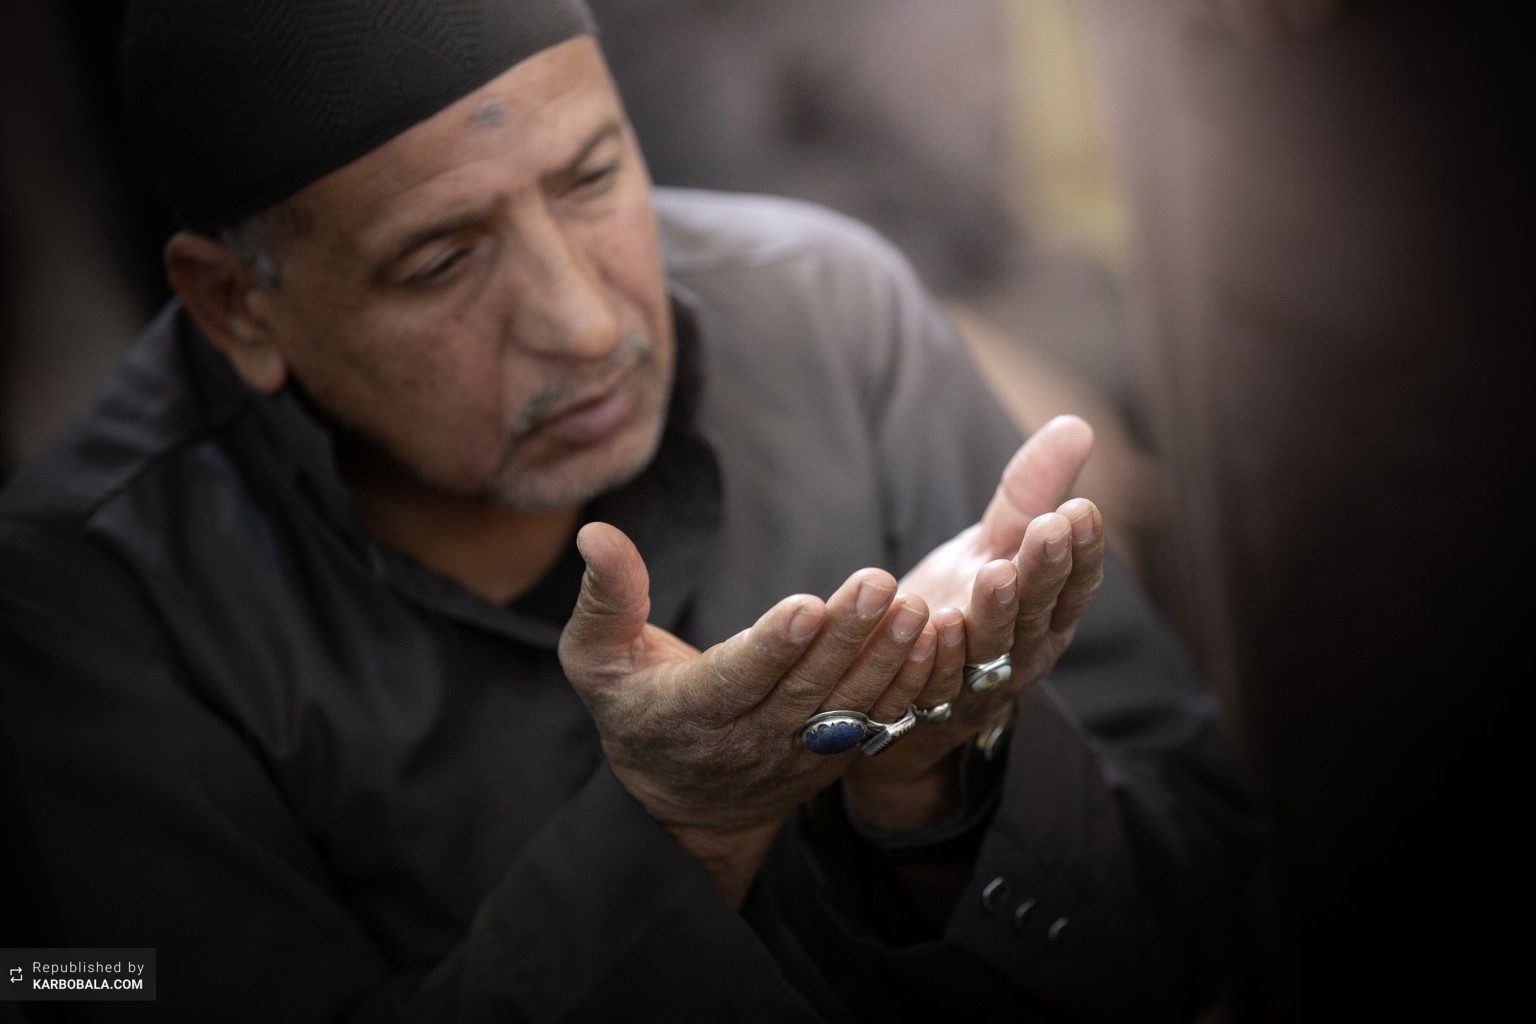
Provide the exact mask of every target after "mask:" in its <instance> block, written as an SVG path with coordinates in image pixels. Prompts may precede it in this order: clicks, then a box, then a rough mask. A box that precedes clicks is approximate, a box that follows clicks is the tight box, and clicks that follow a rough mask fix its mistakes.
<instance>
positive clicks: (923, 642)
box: [907, 629, 939, 661]
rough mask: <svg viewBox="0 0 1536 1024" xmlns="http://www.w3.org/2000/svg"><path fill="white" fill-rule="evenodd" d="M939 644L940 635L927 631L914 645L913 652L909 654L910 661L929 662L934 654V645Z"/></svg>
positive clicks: (923, 632) (920, 635) (924, 631)
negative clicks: (929, 658) (930, 656)
mask: <svg viewBox="0 0 1536 1024" xmlns="http://www.w3.org/2000/svg"><path fill="white" fill-rule="evenodd" d="M938 642H939V634H938V633H937V632H936V631H934V630H931V629H925V630H923V631H922V633H921V634H919V636H918V638H917V642H916V643H914V644H913V645H912V650H910V651H908V652H907V660H908V661H927V660H928V656H929V655H930V654H932V653H933V648H934V645H936V644H937V643H938Z"/></svg>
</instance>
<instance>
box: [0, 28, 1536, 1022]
mask: <svg viewBox="0 0 1536 1024" xmlns="http://www.w3.org/2000/svg"><path fill="white" fill-rule="evenodd" d="M591 3H592V7H593V10H594V13H595V14H596V16H597V18H598V20H599V23H600V24H601V25H602V26H603V43H604V47H605V49H606V51H607V52H608V54H609V57H610V61H611V64H612V67H613V71H614V76H615V79H616V81H617V82H618V83H619V86H620V90H621V92H622V93H623V95H624V96H625V98H626V102H627V104H628V106H629V109H630V113H631V115H632V117H633V120H634V122H635V125H636V129H637V131H638V133H639V136H640V139H641V144H642V146H643V148H644V150H645V152H646V155H647V159H648V161H649V162H650V164H651V167H652V172H653V175H654V177H655V178H656V180H657V181H658V182H660V183H663V184H676V185H688V186H701V187H713V188H729V189H745V190H754V191H766V192H774V193H779V194H785V195H792V196H798V197H802V198H807V199H811V200H815V201H819V202H822V203H825V204H827V205H830V206H832V207H834V208H837V209H841V210H843V211H844V212H847V213H850V214H852V215H854V216H856V217H860V218H862V219H864V220H866V221H868V222H870V223H871V224H873V225H874V226H876V227H877V228H879V229H880V230H882V231H883V232H885V233H886V234H887V235H888V236H889V237H890V238H891V239H892V240H893V241H895V242H896V243H897V244H898V245H899V246H900V247H901V248H903V249H904V250H905V251H906V253H907V254H908V256H909V257H910V258H911V259H912V260H913V262H914V264H915V265H916V266H917V268H918V270H919V272H920V273H921V274H922V275H923V276H924V278H925V279H926V280H927V281H928V283H929V284H930V285H931V286H932V287H933V288H934V290H935V291H936V293H937V294H938V295H939V296H940V297H941V298H942V299H943V301H945V302H946V303H947V304H948V305H949V307H950V309H951V310H952V312H953V313H954V315H955V319H956V322H957V323H958V324H959V325H960V326H961V328H962V331H963V333H964V335H965V337H966V339H967V341H968V342H969V343H970V344H971V345H972V347H973V349H974V350H975V352H976V353H977V356H978V358H979V360H980V362H981V363H982V365H983V367H984V368H985V369H986V370H987V371H988V373H989V374H990V375H991V377H992V379H993V381H994V382H995V384H996V385H997V388H998V392H999V394H1000V396H1001V397H1002V398H1003V400H1004V402H1005V404H1007V406H1008V408H1009V409H1010V410H1011V411H1012V412H1013V413H1014V414H1015V415H1016V417H1017V418H1018V419H1019V421H1020V423H1021V424H1023V425H1024V426H1025V427H1026V428H1029V427H1031V426H1033V425H1036V424H1038V423H1040V422H1043V421H1044V420H1045V419H1046V418H1048V417H1049V416H1051V415H1054V414H1055V413H1058V412H1064V411H1072V412H1078V413H1081V414H1083V415H1084V416H1086V417H1087V418H1088V419H1089V420H1090V421H1091V422H1092V423H1093V424H1094V425H1095V427H1096V429H1097V432H1098V436H1099V441H1100V445H1099V448H1098V450H1097V452H1096V454H1095V456H1094V459H1093V461H1092V462H1091V463H1090V466H1089V469H1088V472H1087V474H1086V475H1085V478H1084V480H1083V482H1082V484H1083V488H1082V489H1083V492H1084V493H1086V494H1087V495H1088V496H1090V497H1092V498H1094V499H1095V500H1097V501H1098V502H1099V503H1100V505H1101V506H1102V507H1103V508H1104V511H1105V514H1106V520H1107V522H1108V524H1109V526H1110V530H1111V538H1112V541H1113V543H1114V544H1115V546H1116V547H1117V549H1118V550H1119V551H1120V553H1121V554H1122V555H1123V556H1124V557H1125V559H1126V560H1127V562H1128V563H1129V564H1130V565H1131V567H1132V569H1133V571H1135V572H1136V573H1137V574H1138V575H1139V576H1140V577H1141V579H1142V580H1143V582H1144V583H1146V585H1147V587H1148V589H1149V592H1150V593H1151V594H1152V596H1153V598H1154V600H1155V601H1156V603H1157V605H1158V607H1159V608H1160V609H1161V611H1162V612H1163V613H1164V614H1166V615H1167V616H1168V617H1169V619H1170V620H1171V621H1172V622H1173V624H1174V625H1175V627H1176V628H1177V629H1178V631H1179V632H1180V634H1181V635H1182V636H1183V637H1184V638H1185V640H1186V641H1187V642H1188V643H1189V645H1190V648H1191V650H1192V651H1193V652H1194V654H1195V656H1196V658H1197V659H1198V660H1199V662H1200V663H1201V664H1202V666H1203V667H1204V668H1205V670H1206V672H1207V673H1208V675H1209V676H1210V678H1211V680H1212V682H1213V684H1214V685H1215V687H1216V689H1217V691H1218V693H1219V694H1220V696H1221V698H1222V702H1223V708H1224V713H1225V716H1226V718H1225V720H1226V723H1227V725H1228V728H1229V731H1230V734H1231V736H1232V739H1233V742H1234V746H1235V747H1236V748H1237V749H1238V750H1239V752H1240V754H1241V755H1242V757H1243V758H1244V760H1245V763H1246V764H1247V765H1248V766H1249V769H1250V771H1251V773H1252V774H1253V776H1254V779H1255V784H1256V786H1257V788H1258V790H1259V792H1260V794H1261V796H1262V797H1263V799H1264V800H1265V803H1266V806H1267V808H1268V809H1269V811H1270V814H1271V818H1272V822H1273V826H1274V841H1273V843H1272V847H1271V850H1270V853H1269V855H1268V857H1267V858H1266V862H1265V864H1264V866H1263V870H1262V871H1261V872H1260V876H1259V878H1258V880H1257V881H1256V884H1255V886H1254V891H1253V894H1252V897H1251V905H1250V906H1249V907H1247V908H1246V910H1247V914H1246V920H1247V921H1248V931H1247V934H1245V935H1244V937H1243V939H1242V942H1241V943H1240V948H1238V949H1237V950H1236V953H1237V961H1238V971H1237V976H1236V978H1235V979H1234V983H1233V986H1232V989H1231V991H1230V992H1228V993H1226V994H1224V996H1223V997H1222V999H1221V1000H1220V1001H1219V1003H1218V1004H1217V1005H1215V1006H1213V1007H1212V1008H1211V1010H1210V1017H1211V1019H1212V1020H1225V1019H1231V1020H1240V1021H1256V1022H1265V1021H1282V1020H1283V1021H1291V1020H1298V1021H1300V1020H1306V1021H1313V1020H1353V1019H1356V1018H1357V1017H1362V1016H1370V1017H1372V1018H1373V1019H1374V1018H1379V1017H1381V1016H1391V1015H1393V1014H1395V1013H1396V1012H1399V1011H1406V1010H1407V1009H1410V1008H1412V1009H1415V1010H1417V1011H1420V1012H1424V1011H1426V1010H1427V1011H1431V1012H1436V1011H1438V1012H1440V1015H1441V1016H1450V1017H1451V1018H1452V1019H1480V1018H1481V1017H1482V1016H1483V1015H1484V1013H1485V1012H1486V1011H1488V1010H1489V1008H1490V1007H1492V1006H1494V1005H1496V1004H1497V1002H1498V1000H1499V998H1500V997H1503V996H1507V995H1509V994H1511V992H1512V991H1513V989H1514V985H1515V979H1516V978H1518V977H1519V976H1520V974H1521V971H1520V967H1521V966H1522V964H1521V961H1520V950H1521V949H1522V948H1523V947H1521V946H1520V945H1519V944H1518V943H1516V942H1513V941H1511V940H1509V939H1507V938H1504V936H1505V935H1507V934H1508V933H1509V929H1510V927H1512V926H1513V927H1518V925H1520V924H1523V921H1522V920H1521V915H1520V911H1522V910H1523V909H1524V908H1525V907H1526V906H1528V896H1529V888H1530V886H1529V882H1528V880H1527V878H1528V876H1527V875H1526V873H1525V870H1524V864H1523V863H1522V861H1523V859H1524V858H1523V857H1522V856H1520V854H1521V852H1522V851H1523V850H1524V849H1525V846H1524V842H1523V840H1520V839H1519V838H1518V837H1519V835H1521V834H1522V833H1521V832H1520V831H1519V819H1520V818H1521V817H1523V815H1522V814H1521V813H1520V812H1521V810H1522V809H1523V808H1524V807H1526V806H1528V805H1529V798H1528V796H1527V795H1526V791H1525V789H1524V786H1523V785H1522V782H1523V776H1524V774H1525V773H1523V772H1521V771H1520V770H1519V768H1520V765H1519V761H1520V759H1519V758H1518V751H1519V750H1520V746H1521V744H1520V739H1521V737H1519V736H1517V735H1516V734H1515V729H1516V728H1517V725H1516V723H1518V722H1520V721H1521V716H1520V715H1519V714H1518V712H1517V708H1516V703H1515V700H1514V692H1515V690H1516V688H1517V685H1518V684H1517V680H1518V676H1519V674H1520V672H1521V671H1522V670H1519V669H1518V665H1519V664H1520V663H1521V658H1520V655H1522V654H1523V653H1524V651H1523V650H1517V649H1516V641H1517V638H1519V637H1521V635H1522V629H1523V627H1525V625H1526V623H1527V621H1528V618H1527V615H1526V612H1527V610H1528V608H1529V603H1530V602H1529V600H1528V598H1526V597H1525V596H1524V595H1525V594H1526V592H1527V591H1528V589H1529V580H1528V578H1527V576H1526V570H1527V567H1528V565H1529V561H1528V553H1529V548H1530V545H1529V541H1528V535H1529V531H1528V527H1527V525H1526V520H1525V518H1524V513H1525V508H1526V506H1525V504H1524V501H1523V498H1524V493H1525V491H1526V490H1527V489H1528V486H1529V484H1530V482H1531V461H1530V455H1531V452H1530V448H1531V445H1530V439H1531V429H1530V427H1529V426H1528V425H1527V424H1526V422H1525V417H1524V416H1523V415H1522V413H1523V412H1524V408H1525V405H1526V404H1527V403H1526V401H1525V396H1524V394H1523V390H1524V384H1525V381H1526V376H1525V374H1524V373H1523V372H1522V371H1523V369H1524V364H1525V362H1526V360H1524V359H1523V350H1524V348H1525V347H1526V346H1527V345H1528V344H1529V343H1530V340H1531V334H1532V332H1531V330H1530V327H1529V315H1528V313H1527V310H1526V306H1527V298H1526V296H1527V294H1528V293H1529V285H1528V283H1527V280H1526V278H1527V277H1528V274H1529V272H1530V269H1531V266H1532V264H1531V260H1530V258H1529V247H1530V245H1531V239H1532V237H1533V236H1532V232H1531V228H1532V218H1531V198H1530V192H1531V182H1532V180H1533V179H1532V177H1531V173H1530V172H1531V161H1530V142H1531V125H1532V118H1531V115H1530V111H1529V105H1528V104H1529V96H1530V94H1531V93H1530V88H1529V77H1530V70H1529V69H1530V67H1531V61H1530V60H1529V57H1528V55H1527V53H1526V52H1525V43H1524V40H1525V38H1526V37H1525V36H1524V35H1522V34H1521V33H1520V32H1519V31H1517V30H1516V27H1515V25H1514V24H1513V23H1512V22H1513V17H1514V12H1516V11H1518V9H1519V7H1518V5H1505V4H1500V3H1494V2H1492V0H1463V2H1459V3H1451V2H1439V0H1391V2H1388V0H775V2H773V3H753V2H750V0H666V2H661V0H591ZM121 7H122V3H121V2H113V0H99V2H91V0H8V2H7V4H5V5H4V6H3V8H0V84H3V88H4V94H3V95H4V103H3V106H0V137H3V139H4V166H3V168H0V174H3V177H0V185H3V195H0V238H3V246H0V312H3V323H0V453H3V456H0V471H6V470H9V469H10V468H11V467H13V466H14V465H15V464H16V463H17V462H19V461H20V460H21V459H23V458H25V457H26V456H27V455H28V454H29V453H30V452H32V451H34V450H36V448H37V447H38V446H39V445H40V444H41V443H42V442H43V441H44V440H45V439H46V438H47V437H48V436H49V435H50V434H52V433H53V432H54V431H55V430H56V429H57V428H58V426H59V425H60V423H61V422H62V421H63V419H64V417H66V416H67V415H68V414H69V413H70V412H71V411H72V410H73V409H74V408H75V407H76V406H77V405H78V404H79V403H80V402H81V401H83V400H84V397H85V396H86V395H87V394H88V393H89V391H90V390H91V388H93V387H94V386H95V384H96V382H97V381H98V380H99V379H100V378H101V377H102V375H103V374H104V373H105V372H106V371H107V369H108V368H109V367H110V365H111V364H112V362H113V360H114V359H115V358H116V357H117V356H118V354H119V353H120V352H121V351H122V349H123V347H124V346H125V345H126V343H127V342H128V341H129V340H130V338H131V337H132V335H133V333H134V332H135V330H136V329H137V327H138V325H139V324H140V323H141V322H142V321H144V320H145V319H146V318H147V317H148V316H149V315H150V313H152V312H153V310H154V309H156V308H157V307H158V306H159V305H160V304H161V303H162V302H163V301H164V300H165V299H166V297H167V292H166V288H165V284H164V282H163V279H162V277H161V272H160V263H159V249H160V246H161V244H162V243H163V241H164V238H165V237H166V236H167V235H168V234H169V232H170V230H171V228H172V225H171V224H170V223H169V221H168V220H167V218H166V216H165V214H164V212H163V210H161V208H160V207H159V205H158V201H157V200H156V199H155V197H154V196H153V193H152V192H151V191H150V190H149V189H148V187H147V184H146V182H145V180H144V179H143V177H142V176H141V174H140V172H139V171H138V168H137V165H136V163H134V161H133V158H132V155H131V152H130V150H129V149H128V147H127V145H126V140H125V139H124V138H123V136H122V134H121V129H120V125H119V121H118V119H117V116H116V110H115V106H114V95H113V79H112V70H111V62H112V52H113V47H114V42H115V33H116V23H117V19H118V17H119V12H120V10H121Z"/></svg>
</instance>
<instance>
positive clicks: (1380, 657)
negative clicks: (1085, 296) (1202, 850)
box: [1083, 0, 1532, 1021]
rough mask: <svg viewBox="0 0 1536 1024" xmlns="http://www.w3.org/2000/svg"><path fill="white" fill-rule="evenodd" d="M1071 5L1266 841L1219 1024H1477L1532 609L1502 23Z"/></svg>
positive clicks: (1134, 305) (1522, 315)
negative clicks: (1130, 228)
mask: <svg viewBox="0 0 1536 1024" xmlns="http://www.w3.org/2000/svg"><path fill="white" fill-rule="evenodd" d="M1083 6H1084V9H1085V11H1086V12H1087V14H1088V16H1089V24H1090V25H1091V26H1092V29H1093V35H1094V38H1095V41H1096V45H1097V48H1098V52H1099V54H1100V56H1101V58H1102V68H1103V71H1104V77H1103V81H1104V84H1105V87H1106V94H1107V96H1108V99H1109V100H1110V104H1109V110H1110V114H1111V117H1110V124H1111V126H1112V140H1113V143H1114V148H1115V150H1116V152H1117V154H1118V166H1119V169H1120V172H1121V175H1122V180H1123V182H1124V186H1125V196H1126V200H1127V202H1128V204H1129V207H1130V210H1131V212H1132V214H1133V224H1134V227H1135V229H1136V230H1135V247H1134V249H1133V254H1134V258H1133V260H1132V275H1131V284H1132V288H1131V290H1130V292H1129V295H1128V305H1129V310H1130V313H1131V316H1132V319H1133V323H1134V325H1135V329H1134V331H1133V334H1132V338H1133V343H1134V347H1135V349H1136V351H1137V353H1138V362H1137V367H1138V373H1139V379H1140V381H1141V382H1142V383H1143V385H1144V387H1145V389H1146V397H1147V400H1148V401H1147V407H1148V409H1149V410H1150V412H1151V414H1152V419H1153V423H1154V432H1153V437H1154V444H1155V447H1156V449H1157V451H1158V452H1159V453H1160V455H1161V457H1162V460H1163V464H1164V465H1165V466H1166V468H1167V470H1168V472H1169V474H1170V479H1171V482H1172V484H1173V493H1174V494H1175V495H1176V496H1177V498H1176V507H1175V508H1174V509H1173V510H1171V515H1170V517H1169V521H1170V522H1172V523H1176V524H1178V525H1179V528H1180V532H1179V534H1178V535H1177V545H1176V547H1175V548H1174V550H1173V554H1174V555H1175V556H1176V564H1178V565H1181V566H1182V567H1183V568H1184V569H1185V576H1184V577H1183V579H1182V580H1180V581H1178V582H1179V584H1180V585H1179V586H1178V588H1177V594H1178V595H1179V600H1178V601H1176V602H1175V608H1176V611H1177V612H1178V614H1179V621H1180V622H1181V624H1182V625H1183V626H1184V628H1185V632H1186V635H1187V636H1190V637H1191V638H1192V640H1193V641H1194V642H1195V644H1196V646H1197V647H1198V649H1200V650H1201V651H1202V652H1203V655H1204V661H1205V664H1206V667H1207V669H1208V670H1209V671H1210V672H1211V674H1212V676H1213V677H1214V678H1215V679H1216V680H1217V681H1218V683H1219V684H1220V685H1221V686H1222V687H1223V688H1224V690H1225V692H1226V695H1227V702H1228V706H1229V707H1231V708H1235V709H1236V710H1237V712H1238V715H1239V717H1240V721H1241V734H1242V736H1241V738H1242V742H1243V744H1244V746H1245V747H1246V750H1247V753H1248V759H1249V762H1250V764H1251V766H1252V767H1253V770H1254V771H1255V773H1256V775H1257V776H1258V779H1259V782H1260V784H1261V786H1262V787H1263V788H1264V789H1265V791H1266V794H1267V797H1268V799H1269V802H1270V805H1271V811H1272V815H1273V821H1274V826H1275V830H1276V838H1275V844H1274V848H1273V857H1272V863H1271V865H1270V872H1269V878H1268V881H1267V883H1266V884H1265V885H1264V886H1263V887H1262V888H1261V890H1260V892H1259V893H1258V894H1257V908H1256V911H1257V912H1256V914H1255V929H1254V931H1255V936H1254V943H1255V945H1254V948H1253V949H1252V950H1251V951H1250V955H1249V957H1247V958H1246V962H1247V963H1248V964H1249V965H1250V970H1249V974H1248V976H1247V977H1246V978H1245V979H1244V983H1243V984H1242V985H1241V986H1240V987H1239V991H1238V993H1237V997H1236V998H1235V999H1234V1003H1233V1010H1234V1012H1235V1014H1236V1016H1238V1017H1239V1018H1240V1019H1241V1020H1243V1021H1268V1020H1283V1021H1289V1020H1306V1021H1318V1020H1353V1019H1394V1016H1395V1014H1396V1013H1398V1012H1401V1011H1404V1010H1407V1009H1410V1008H1411V1009H1415V1010H1418V1011H1420V1012H1421V1013H1429V1014H1430V1016H1428V1017H1427V1018H1425V1019H1437V1020H1478V1019H1487V1016H1488V1015H1487V1014H1486V1013H1485V1011H1489V1010H1491V1009H1492V1008H1494V1007H1495V1006H1497V1005H1498V1003H1499V998H1500V997H1501V996H1504V995H1507V994H1509V990H1510V987H1511V981H1510V979H1511V978H1512V977H1514V976H1515V972H1516V965H1515V963H1514V957H1515V955H1516V953H1517V949H1516V948H1515V946H1514V945H1511V944H1507V943H1506V942H1505V940H1503V939H1502V938H1499V936H1500V935H1501V934H1505V932H1504V930H1503V928H1502V927H1501V926H1500V924H1499V922H1500V921H1506V920H1507V921H1518V920H1520V919H1521V916H1520V914H1519V910H1518V907H1520V906H1522V905H1523V902H1524V891H1525V889H1526V887H1527V885H1528V883H1527V882H1526V881H1525V875H1524V872H1525V869H1524V866H1523V865H1521V866H1519V867H1518V868H1517V866H1516V865H1515V864H1514V853H1513V851H1514V850H1515V849H1517V848H1520V847H1519V846H1518V845H1517V844H1516V843H1515V840H1514V828H1515V826H1514V823H1513V819H1514V817H1515V814H1514V811H1515V809H1516V808H1517V807H1519V806H1522V804H1521V803H1517V802H1516V794H1515V786H1514V779H1515V778H1516V774H1515V768H1514V759H1515V754H1514V752H1515V751H1517V750H1518V749H1519V743H1518V738H1517V737H1516V736H1515V735H1514V726H1515V723H1516V722H1519V721H1520V720H1521V719H1520V718H1519V717H1517V716H1516V715H1514V714H1513V702H1514V698H1513V693H1512V691H1513V689H1514V686H1513V685H1512V683H1511V679H1512V678H1513V676H1512V673H1513V672H1518V671H1520V670H1518V669H1515V668H1513V667H1512V666H1518V665H1519V664H1521V662H1522V659H1519V658H1517V657H1516V656H1515V655H1516V652H1515V651H1514V642H1515V638H1516V637H1517V636H1519V635H1520V631H1521V629H1522V627H1524V626H1525V625H1526V623H1525V621H1524V616H1523V615H1521V614H1520V613H1521V612H1522V611H1523V605H1524V603H1525V602H1521V601H1516V600H1511V599H1509V598H1506V597H1505V596H1503V595H1504V594H1505V593H1507V591H1508V589H1509V588H1510V586H1511V585H1513V587H1515V588H1523V586H1524V583H1525V581H1524V579H1523V567H1524V564H1525V562H1524V560H1523V555H1524V549H1525V547H1526V542H1525V540H1524V536H1523V535H1524V532H1525V531H1524V528H1523V526H1522V525H1519V520H1520V510H1521V509H1522V508H1523V507H1524V505H1523V503H1522V502H1521V501H1520V496H1519V490H1523V481H1525V480H1528V479H1529V474H1530V446H1529V438H1530V435H1531V431H1530V427H1529V425H1528V424H1526V423H1525V422H1524V415H1523V413H1524V405H1525V403H1524V402H1523V401H1522V398H1523V396H1522V394H1521V393H1520V392H1522V391H1524V389H1525V388H1526V387H1527V383H1528V382H1527V378H1526V377H1525V375H1524V374H1523V373H1520V372H1518V370H1517V367H1516V366H1515V352H1516V350H1517V346H1519V347H1524V344H1525V343H1526V341H1527V339H1528V337H1529V333H1530V331H1529V327H1528V326H1525V324H1526V322H1527V320H1528V314H1527V312H1526V305H1527V302H1528V299H1527V298H1526V291H1527V288H1528V285H1527V283H1526V282H1525V280H1524V277H1525V275H1526V273H1527V271H1528V268H1529V257H1528V256H1527V253H1528V251H1529V246H1530V239H1531V229H1532V224H1531V203H1530V181H1531V171H1530V125H1531V120H1530V115H1529V111H1528V110H1527V109H1523V108H1522V104H1523V103H1524V102H1525V97H1526V96H1528V95H1529V89H1528V88H1526V87H1525V79H1526V78H1528V76H1529V72H1528V71H1527V70H1525V69H1527V68H1528V67H1529V61H1528V58H1527V56H1526V55H1525V54H1523V53H1520V52H1516V49H1515V47H1516V45H1517V43H1516V42H1515V40H1517V39H1521V40H1523V36H1522V34H1521V33H1518V32H1516V31H1515V30H1514V28H1513V26H1512V25H1511V24H1510V22H1511V21H1512V17H1513V15H1512V13H1505V12H1513V11H1514V10H1516V8H1514V7H1502V6H1496V5H1495V4H1493V3H1483V2H1478V3H1467V4H1451V3H1437V2H1402V3H1390V4H1388V3H1369V2H1358V3H1352V2H1348V0H1344V2H1338V3H1327V2H1294V3H1279V2H1262V0H1246V2H1244V0H1236V2H1217V0H1204V2H1175V0H1160V2H1155V3H1143V2H1135V3H1131V2H1116V0H1086V2H1085V3H1084V5H1083ZM1511 455H1514V456H1515V461H1514V462H1511V461H1510V456H1511ZM1512 555H1513V556H1516V558H1514V559H1512V557H1511V556H1512ZM1522 674H1523V673H1522ZM1416 1016H1417V1014H1416Z"/></svg>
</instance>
